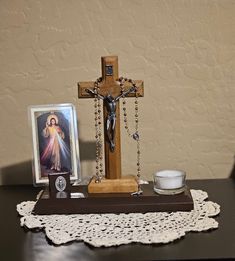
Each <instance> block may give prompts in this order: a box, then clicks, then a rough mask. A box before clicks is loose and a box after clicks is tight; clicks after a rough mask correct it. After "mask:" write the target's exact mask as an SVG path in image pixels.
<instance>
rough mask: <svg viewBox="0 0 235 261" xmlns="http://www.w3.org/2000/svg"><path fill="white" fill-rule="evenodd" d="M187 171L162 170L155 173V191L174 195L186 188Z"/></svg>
mask: <svg viewBox="0 0 235 261" xmlns="http://www.w3.org/2000/svg"><path fill="white" fill-rule="evenodd" d="M185 177H186V173H185V172H184V171H181V170H161V171H157V172H156V173H154V174H153V182H154V191H155V192H157V193H158V194H163V195H174V194H179V193H182V192H183V191H184V190H185Z"/></svg>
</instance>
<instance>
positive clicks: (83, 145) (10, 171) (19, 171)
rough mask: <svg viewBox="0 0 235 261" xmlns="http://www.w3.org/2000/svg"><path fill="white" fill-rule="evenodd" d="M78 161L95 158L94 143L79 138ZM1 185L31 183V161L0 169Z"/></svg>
mask: <svg viewBox="0 0 235 261" xmlns="http://www.w3.org/2000/svg"><path fill="white" fill-rule="evenodd" d="M79 150H80V161H81V162H82V161H93V160H95V152H96V144H95V142H93V141H82V140H79ZM0 176H1V178H0V180H1V181H2V182H1V183H2V184H1V185H13V184H33V178H32V162H31V161H30V160H29V161H25V162H21V163H18V164H14V165H11V166H7V167H3V168H1V169H0Z"/></svg>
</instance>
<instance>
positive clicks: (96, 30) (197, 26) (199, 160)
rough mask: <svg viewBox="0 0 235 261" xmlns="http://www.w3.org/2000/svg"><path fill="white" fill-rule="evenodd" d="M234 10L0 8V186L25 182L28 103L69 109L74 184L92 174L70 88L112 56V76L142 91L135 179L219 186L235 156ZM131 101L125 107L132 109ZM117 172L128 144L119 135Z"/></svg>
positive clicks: (219, 6) (88, 143) (67, 5)
mask: <svg viewBox="0 0 235 261" xmlns="http://www.w3.org/2000/svg"><path fill="white" fill-rule="evenodd" d="M234 14H235V1H233V0H220V1H212V0H211V1H206V0H192V1H189V0H185V1H181V0H175V1H173V0H172V1H166V0H159V1H150V0H145V1H143V0H142V1H141V0H122V1H118V0H100V1H98V0H94V1H86V0H73V1H72V0H68V1H66V0H61V1H59V0H54V1H52V0H38V1H35V0H31V1H30V0H28V1H23V0H16V1H13V0H10V1H9V0H5V1H4V0H1V1H0V17H1V19H0V119H1V125H0V168H1V174H0V183H4V184H6V183H15V182H20V183H25V182H31V173H30V158H31V133H30V129H29V126H28V120H27V107H28V105H31V104H48V103H62V102H63V103H64V102H72V103H74V104H76V107H77V113H78V117H79V131H80V144H81V157H82V172H83V175H89V174H90V175H91V174H93V173H94V171H93V169H94V160H93V158H94V156H91V155H90V154H89V152H90V151H93V148H94V147H93V145H94V138H93V137H94V128H93V125H94V123H93V103H92V102H89V101H88V100H78V99H77V87H76V82H77V81H86V80H94V79H96V78H97V77H98V76H100V57H101V56H103V55H112V54H116V55H118V56H119V71H120V75H123V76H127V77H129V78H133V79H143V80H144V82H145V97H144V98H143V99H141V104H140V108H141V122H140V127H141V139H142V143H141V145H142V165H143V176H144V177H145V178H148V179H150V178H151V175H152V173H153V172H154V171H156V170H157V169H163V168H179V169H184V170H186V171H187V174H188V177H189V178H223V177H228V176H229V175H230V173H231V171H232V169H233V164H234V153H235V73H234V72H235V15H234ZM131 102H132V101H131ZM122 138H123V141H125V142H123V143H122V148H123V156H122V157H123V172H124V173H135V144H134V142H133V141H131V140H129V139H128V137H127V135H126V134H125V133H124V132H123V135H122Z"/></svg>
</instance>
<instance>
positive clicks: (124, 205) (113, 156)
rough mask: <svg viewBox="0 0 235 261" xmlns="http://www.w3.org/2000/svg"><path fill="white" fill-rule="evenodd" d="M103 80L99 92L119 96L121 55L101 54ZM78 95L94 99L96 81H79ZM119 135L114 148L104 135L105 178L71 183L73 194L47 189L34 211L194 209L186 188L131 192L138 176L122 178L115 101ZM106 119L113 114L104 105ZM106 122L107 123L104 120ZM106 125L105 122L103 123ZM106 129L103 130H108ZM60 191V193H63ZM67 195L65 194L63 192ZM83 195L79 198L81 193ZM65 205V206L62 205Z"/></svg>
mask: <svg viewBox="0 0 235 261" xmlns="http://www.w3.org/2000/svg"><path fill="white" fill-rule="evenodd" d="M101 62H102V82H101V84H100V86H99V87H100V89H99V94H100V95H101V96H102V95H103V96H104V97H106V96H107V95H108V94H109V93H111V95H112V97H118V96H119V95H120V86H119V84H118V83H117V81H116V80H117V79H118V58H117V57H116V56H108V57H102V58H101ZM135 84H136V86H137V90H138V96H143V92H144V88H143V81H135ZM78 87H79V88H78V96H79V98H94V94H93V93H92V92H87V91H86V90H87V89H90V90H94V82H80V83H79V84H78ZM130 88H131V84H130V83H128V82H127V83H125V85H124V91H125V90H130ZM127 94H128V95H127V97H132V96H133V97H134V96H135V95H136V93H135V92H130V93H129V92H128V93H127ZM115 105H116V135H115V141H114V144H115V149H114V150H113V149H112V146H110V139H109V138H108V137H107V135H104V137H105V138H104V143H105V179H102V180H101V182H100V183H95V181H94V178H93V179H92V180H91V182H90V184H89V185H88V186H84V185H83V186H72V187H71V193H67V196H66V197H64V196H63V197H57V193H56V196H55V195H54V194H53V193H51V192H52V191H48V190H47V189H45V190H44V191H43V192H42V193H41V195H40V197H39V199H38V201H37V203H36V205H35V208H34V210H33V213H34V214H37V215H45V214H76V213H77V214H90V213H99V214H100V213H147V212H155V211H169V212H172V211H190V210H192V209H193V199H192V195H191V193H190V190H189V189H188V188H187V189H186V190H185V191H184V192H183V193H181V194H178V195H174V196H168V195H159V194H157V193H155V192H154V191H153V184H152V183H150V184H145V185H142V189H143V193H142V194H141V195H139V196H138V197H136V196H133V194H130V192H136V191H137V189H138V183H137V180H136V179H135V177H127V178H124V177H123V178H121V145H120V112H119V111H120V110H119V102H118V101H116V104H115ZM103 111H104V121H105V119H107V118H106V117H107V116H110V115H109V114H108V113H109V112H108V111H107V108H106V107H105V105H104V106H103ZM104 123H105V122H104ZM104 126H105V124H104ZM106 130H107V129H104V131H106ZM60 194H61V193H59V196H60ZM62 194H65V193H62ZM80 194H82V195H83V197H82V198H80V197H79V196H78V195H80ZM61 206H63V207H61Z"/></svg>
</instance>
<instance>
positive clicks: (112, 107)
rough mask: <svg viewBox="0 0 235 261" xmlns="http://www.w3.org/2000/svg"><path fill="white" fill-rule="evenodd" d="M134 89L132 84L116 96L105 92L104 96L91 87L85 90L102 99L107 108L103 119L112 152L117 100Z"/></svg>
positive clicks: (113, 148)
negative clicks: (104, 119) (106, 113)
mask: <svg viewBox="0 0 235 261" xmlns="http://www.w3.org/2000/svg"><path fill="white" fill-rule="evenodd" d="M133 91H136V88H135V87H134V86H132V87H131V88H129V89H128V90H127V91H124V92H122V93H121V94H120V95H118V96H117V97H113V96H112V95H111V94H107V95H106V96H104V95H101V94H99V93H97V92H96V91H94V90H92V89H86V92H88V93H90V94H93V95H94V96H95V97H98V98H99V99H102V100H103V102H104V106H105V107H106V109H107V112H108V115H107V118H106V121H105V131H106V135H107V137H108V140H109V145H110V150H111V151H112V152H113V151H114V150H115V127H116V108H117V101H119V99H120V98H122V97H126V96H127V95H128V94H129V93H130V92H133Z"/></svg>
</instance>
